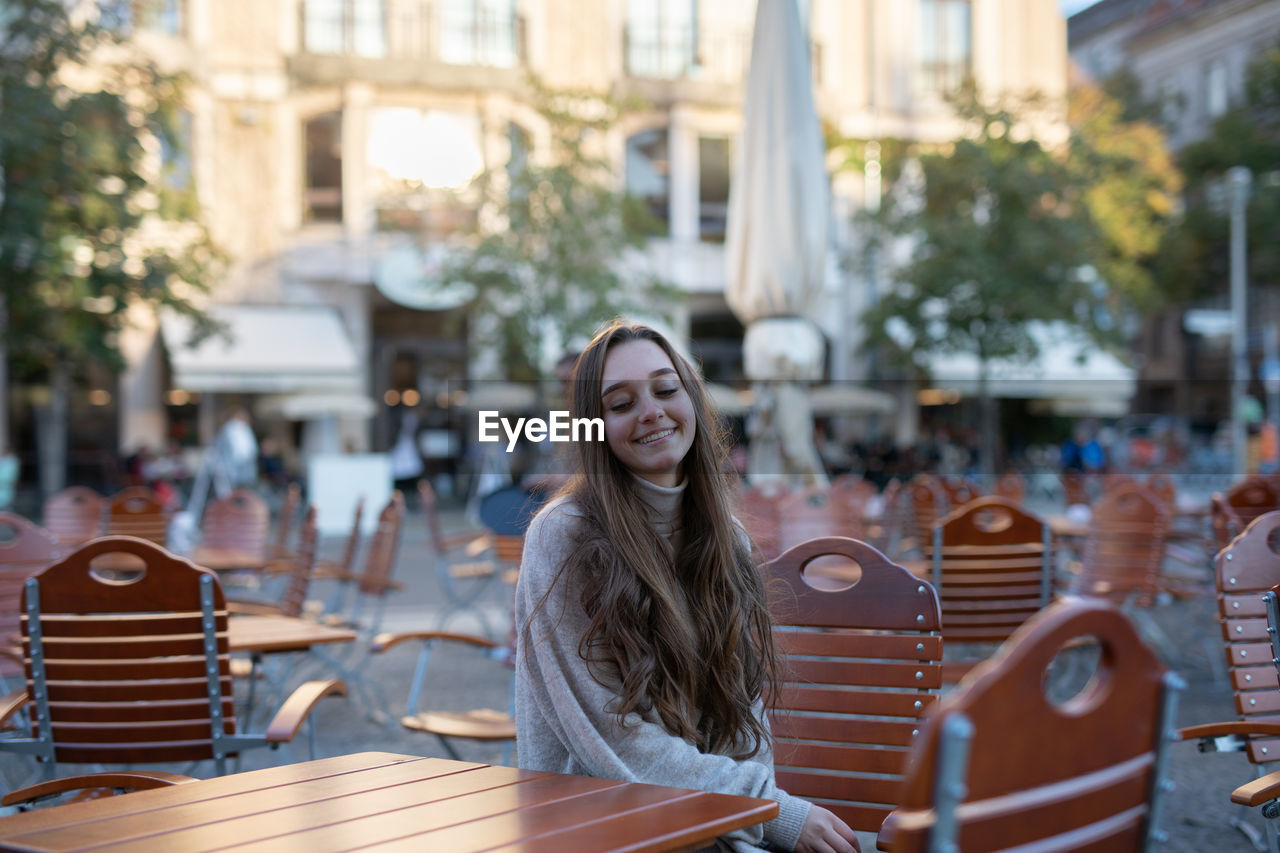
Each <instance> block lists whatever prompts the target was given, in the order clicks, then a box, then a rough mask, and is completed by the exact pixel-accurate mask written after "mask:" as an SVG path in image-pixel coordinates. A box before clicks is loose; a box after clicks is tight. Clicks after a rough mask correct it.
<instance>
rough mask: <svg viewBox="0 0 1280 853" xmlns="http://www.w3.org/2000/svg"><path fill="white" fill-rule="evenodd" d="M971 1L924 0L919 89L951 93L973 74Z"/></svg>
mask: <svg viewBox="0 0 1280 853" xmlns="http://www.w3.org/2000/svg"><path fill="white" fill-rule="evenodd" d="M970 14H971V10H970V8H969V0H920V66H919V71H918V73H919V88H920V90H921V91H925V92H939V93H945V92H951V91H954V90H955V89H956V88H957V87H959V86H960V84H961V83H962V82H964V79H965V78H966V77H968V76H969V75H970V74H971V73H972V60H973V36H972V28H971V26H970Z"/></svg>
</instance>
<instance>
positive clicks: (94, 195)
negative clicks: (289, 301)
mask: <svg viewBox="0 0 1280 853" xmlns="http://www.w3.org/2000/svg"><path fill="white" fill-rule="evenodd" d="M72 5H73V4H68V3H64V2H61V0H12V2H10V3H8V4H6V7H5V13H4V15H5V19H4V22H3V29H2V30H0V176H3V198H2V199H0V303H2V308H3V323H2V325H0V328H2V329H3V344H4V346H5V347H6V348H7V351H8V359H9V362H10V363H11V364H12V365H13V369H14V370H15V372H16V373H17V374H18V375H19V376H21V377H22V378H24V379H27V380H30V381H36V382H43V383H47V384H48V385H49V387H50V391H51V393H50V403H49V405H48V407H47V409H44V410H42V411H41V412H39V413H38V418H37V422H38V423H39V425H40V428H39V430H38V436H39V439H40V441H41V443H42V445H43V446H42V447H41V448H40V451H41V453H40V457H41V465H40V468H41V473H40V476H41V485H42V486H43V488H44V489H45V491H46V492H48V491H50V490H57V489H59V488H61V487H62V485H63V483H64V480H65V458H66V457H65V449H66V447H65V446H66V417H67V395H68V393H69V390H70V387H71V385H72V383H73V382H75V381H77V380H80V379H83V378H84V377H85V376H86V373H87V371H89V370H92V369H101V368H103V367H105V368H107V369H108V370H118V369H119V368H121V367H122V366H123V363H122V357H121V354H120V350H119V335H120V333H121V331H122V330H123V329H124V328H125V326H126V324H127V323H128V322H129V317H130V315H131V313H132V312H134V311H136V310H138V309H139V308H142V309H152V310H154V309H158V308H161V307H164V308H167V309H169V310H172V311H176V312H180V313H183V314H187V315H189V316H191V317H193V318H194V319H195V320H196V321H197V328H198V329H199V330H200V333H201V334H207V333H208V332H209V331H211V326H210V324H209V323H208V321H207V320H205V318H204V317H203V315H202V314H201V312H200V310H199V308H198V307H197V305H198V300H199V297H200V294H201V293H202V291H204V290H205V289H206V288H207V282H208V280H209V276H210V275H211V274H212V271H213V270H214V269H215V268H216V266H217V263H218V261H219V256H218V253H217V252H216V250H215V249H214V248H213V247H212V245H211V244H210V242H209V240H208V236H207V234H206V233H205V231H204V229H203V228H202V227H201V226H199V225H198V224H195V223H194V222H193V221H192V220H191V219H190V218H189V215H190V214H191V212H192V204H191V195H190V192H189V188H184V187H181V186H177V185H173V184H171V183H168V182H166V181H165V180H164V179H163V178H164V175H163V174H162V169H161V167H160V163H161V161H162V159H163V158H162V157H161V151H162V150H169V151H174V150H177V149H179V147H180V145H181V138H180V136H181V134H180V124H181V103H182V100H181V81H180V80H179V79H177V78H175V77H173V76H170V75H166V74H163V73H161V72H160V71H158V70H157V69H156V67H155V66H154V64H153V63H151V62H150V61H149V60H147V59H146V58H145V57H143V56H141V55H140V54H139V53H138V52H137V51H136V50H134V49H133V48H132V47H131V45H130V43H129V41H128V36H129V32H128V28H129V21H130V20H131V13H132V12H133V11H134V10H135V8H136V6H135V4H133V3H129V2H119V3H102V4H100V5H99V6H98V7H91V11H93V12H96V13H97V14H90V15H89V16H88V17H87V19H86V18H85V16H83V15H82V14H79V13H73V12H72V11H71V10H70V9H69V8H68V7H70V6H72ZM84 11H85V9H84V7H80V8H79V12H80V13H82V12H84ZM0 361H3V359H0ZM6 386H7V377H5V381H4V382H3V383H0V389H3V388H4V387H6ZM5 396H6V395H5V394H3V393H0V400H2V399H3V398H4V397H5ZM7 420H8V411H7V409H5V410H4V411H3V412H0V423H2V424H4V427H5V431H6V436H7Z"/></svg>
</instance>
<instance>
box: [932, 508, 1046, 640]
mask: <svg viewBox="0 0 1280 853" xmlns="http://www.w3.org/2000/svg"><path fill="white" fill-rule="evenodd" d="M933 530H934V548H933V577H932V580H933V585H934V588H935V589H937V590H938V595H939V597H940V598H941V601H942V631H943V636H945V637H946V638H947V642H949V643H950V642H957V641H963V642H987V643H999V642H1003V641H1004V640H1005V639H1007V638H1008V637H1009V635H1010V634H1012V633H1013V632H1014V630H1016V629H1017V628H1018V626H1019V625H1021V624H1022V623H1023V622H1025V621H1027V619H1029V618H1030V617H1031V616H1032V615H1033V614H1035V613H1036V611H1038V610H1040V608H1042V607H1044V606H1045V605H1046V604H1048V603H1049V597H1050V595H1051V594H1052V582H1053V563H1052V551H1053V549H1052V547H1051V542H1052V538H1051V533H1050V531H1049V525H1048V524H1047V523H1045V521H1044V520H1043V519H1042V518H1040V517H1039V516H1037V515H1035V514H1033V513H1030V512H1028V511H1027V510H1024V509H1022V508H1021V507H1019V506H1018V504H1017V503H1015V502H1014V501H1011V500H1009V499H1008V498H1002V497H986V498H978V499H977V500H972V501H969V502H968V503H966V504H964V505H963V506H961V507H958V508H956V509H954V510H952V511H951V512H950V513H949V514H948V515H946V516H945V517H943V518H941V519H939V521H938V523H937V524H936V525H935V527H934V528H933Z"/></svg>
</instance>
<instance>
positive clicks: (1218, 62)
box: [1204, 58, 1230, 118]
mask: <svg viewBox="0 0 1280 853" xmlns="http://www.w3.org/2000/svg"><path fill="white" fill-rule="evenodd" d="M1228 106H1230V98H1229V95H1228V93H1227V62H1226V60H1225V59H1221V58H1219V59H1215V60H1213V61H1212V62H1210V63H1209V64H1208V66H1206V67H1205V70H1204V114H1205V116H1207V117H1208V118H1217V117H1218V116H1220V115H1222V114H1223V113H1225V112H1226V111H1227V107H1228Z"/></svg>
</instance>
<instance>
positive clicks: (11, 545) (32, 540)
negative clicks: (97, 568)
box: [0, 512, 70, 690]
mask: <svg viewBox="0 0 1280 853" xmlns="http://www.w3.org/2000/svg"><path fill="white" fill-rule="evenodd" d="M68 550H70V548H69V546H67V545H64V544H63V543H62V542H60V541H59V540H58V539H57V537H55V536H54V535H53V534H52V533H50V532H49V531H47V530H45V529H44V528H42V527H37V526H36V525H34V524H32V523H31V522H30V521H28V520H27V519H25V518H23V517H22V516H20V515H16V514H14V513H11V512H0V684H4V686H5V689H6V690H7V689H8V688H9V682H10V681H11V680H12V679H13V678H15V677H22V675H23V669H22V650H21V649H20V648H18V647H16V646H14V645H12V644H11V640H10V638H15V637H17V636H19V634H20V632H21V615H22V606H21V602H22V587H23V584H24V583H26V580H27V578H29V577H31V575H33V574H35V573H36V572H38V571H40V570H41V569H43V568H45V567H46V566H48V565H49V564H50V563H52V562H53V561H54V560H56V559H57V558H58V557H60V556H62V555H63V554H64V553H66V552H67V551H68Z"/></svg>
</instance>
